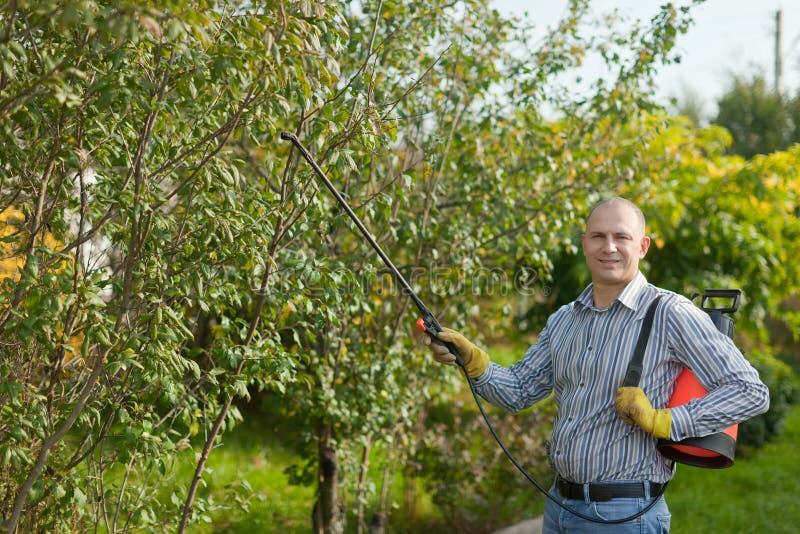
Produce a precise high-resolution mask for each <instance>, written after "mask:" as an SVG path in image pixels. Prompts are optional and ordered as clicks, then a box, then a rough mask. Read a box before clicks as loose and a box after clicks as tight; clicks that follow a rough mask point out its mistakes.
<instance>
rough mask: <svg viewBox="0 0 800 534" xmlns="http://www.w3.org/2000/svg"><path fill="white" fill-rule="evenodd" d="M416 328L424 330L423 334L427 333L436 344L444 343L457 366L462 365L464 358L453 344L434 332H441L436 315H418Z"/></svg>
mask: <svg viewBox="0 0 800 534" xmlns="http://www.w3.org/2000/svg"><path fill="white" fill-rule="evenodd" d="M417 328H418V329H419V330H420V331H421V332H424V333H425V334H427V335H429V336H430V338H431V342H433V343H436V344H437V345H444V346H445V347H447V350H449V351H450V354H452V355H453V356H455V357H456V363H457V364H458V366H459V367H462V368H463V367H464V358H462V357H461V354H460V353H459V352H458V349H457V348H456V346H455V345H453V344H452V343H450V342H449V341H442V340H441V339H439V338H438V337H436V334H437V333H439V332H442V331H443V329H442V325H440V324H439V321H437V320H436V317H434V316H433V315H427V316H425V317H420V318H419V319H418V320H417Z"/></svg>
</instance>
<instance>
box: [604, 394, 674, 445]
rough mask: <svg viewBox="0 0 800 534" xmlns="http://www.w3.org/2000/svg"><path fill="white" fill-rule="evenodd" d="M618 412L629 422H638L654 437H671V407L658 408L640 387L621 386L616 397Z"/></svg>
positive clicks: (637, 423) (640, 426) (615, 402)
mask: <svg viewBox="0 0 800 534" xmlns="http://www.w3.org/2000/svg"><path fill="white" fill-rule="evenodd" d="M614 407H615V408H616V409H617V413H618V414H619V416H620V417H621V418H622V420H623V421H625V422H626V423H628V424H636V425H637V426H638V427H639V428H641V429H642V430H644V431H645V432H647V433H648V434H652V435H653V436H654V437H657V438H662V439H669V429H670V426H672V412H671V411H670V410H669V408H662V409H660V410H656V409H655V408H653V405H652V404H650V400H648V398H647V396H646V395H645V394H644V391H642V388H639V387H635V388H632V387H621V388H619V389H618V390H617V398H616V399H614Z"/></svg>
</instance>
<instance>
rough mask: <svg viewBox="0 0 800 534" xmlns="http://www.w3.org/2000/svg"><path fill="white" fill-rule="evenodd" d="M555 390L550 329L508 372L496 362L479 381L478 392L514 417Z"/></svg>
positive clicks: (507, 369)
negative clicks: (514, 413) (516, 413)
mask: <svg viewBox="0 0 800 534" xmlns="http://www.w3.org/2000/svg"><path fill="white" fill-rule="evenodd" d="M552 389H553V365H552V359H551V353H550V335H549V332H548V327H547V326H545V328H544V330H542V331H541V333H540V334H539V337H538V338H537V341H536V343H535V344H534V345H532V346H531V347H530V348H529V349H528V350H527V351H526V352H525V356H523V357H522V359H521V360H520V361H519V362H517V363H516V364H514V365H512V366H511V367H508V368H506V367H503V366H502V365H499V364H496V363H494V362H492V363H491V364H490V365H489V368H488V369H487V370H486V371H485V372H484V373H483V374H482V375H481V376H479V377H478V378H477V379H475V390H476V391H477V392H478V394H480V396H481V397H483V398H484V399H486V400H487V401H488V402H491V403H492V404H494V405H496V406H499V407H501V408H503V409H504V410H506V411H508V412H512V413H513V412H518V411H520V410H523V409H525V408H527V407H529V406H531V405H532V404H534V403H535V402H537V401H539V400H541V399H543V398H545V397H547V396H548V395H549V394H550V392H551V391H552Z"/></svg>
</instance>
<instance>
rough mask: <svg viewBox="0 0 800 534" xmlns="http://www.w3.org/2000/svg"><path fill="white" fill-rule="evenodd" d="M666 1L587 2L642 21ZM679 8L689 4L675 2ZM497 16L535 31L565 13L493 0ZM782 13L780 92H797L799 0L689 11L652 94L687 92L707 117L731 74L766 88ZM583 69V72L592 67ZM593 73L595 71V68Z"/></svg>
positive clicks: (553, 2)
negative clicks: (526, 21)
mask: <svg viewBox="0 0 800 534" xmlns="http://www.w3.org/2000/svg"><path fill="white" fill-rule="evenodd" d="M665 2H666V0H592V2H591V6H592V10H593V11H594V12H596V13H598V14H599V13H606V12H610V11H612V10H613V9H615V8H616V9H618V10H619V11H620V12H621V13H622V14H624V15H626V16H628V17H629V18H631V19H641V20H642V21H643V22H647V21H649V20H650V18H651V17H652V16H653V15H655V14H656V13H657V12H658V7H659V5H661V4H663V3H665ZM676 3H677V4H678V5H684V4H686V3H688V0H683V1H680V2H676ZM493 5H494V7H495V8H496V9H498V10H499V11H500V12H501V13H504V14H509V15H510V14H514V15H519V16H522V15H523V14H524V13H525V12H527V14H528V17H529V18H530V19H531V20H532V21H533V22H534V23H535V24H536V26H537V27H539V28H544V27H547V26H550V25H552V24H554V23H555V22H556V21H557V20H558V19H559V17H560V16H561V15H563V14H564V12H565V7H566V5H567V1H566V0H494V1H493ZM778 9H780V10H781V12H782V39H781V48H782V52H783V53H782V57H783V87H784V94H789V95H795V94H796V93H797V92H798V88H800V0H783V1H780V0H706V2H705V3H704V4H701V5H699V6H695V7H693V8H692V10H691V13H692V18H693V19H694V23H693V24H692V26H691V27H690V28H689V30H688V32H687V33H685V34H684V35H682V36H680V37H679V39H678V41H677V45H676V51H677V53H679V54H680V56H681V62H680V64H677V65H669V66H666V67H661V69H660V71H659V73H658V74H657V76H656V87H657V90H656V96H657V98H658V100H659V101H660V102H662V103H664V104H667V103H668V101H669V98H670V97H677V98H678V99H679V100H680V98H681V96H682V95H684V94H685V93H686V91H687V90H688V91H690V92H692V93H694V94H695V95H696V96H697V97H699V98H700V99H701V101H702V103H703V111H704V114H705V115H706V116H712V115H714V114H715V113H716V101H717V99H718V98H719V97H720V96H721V95H722V94H723V93H724V92H725V90H726V89H727V88H728V87H729V86H730V80H731V75H732V74H739V75H742V74H744V75H749V74H752V73H755V72H761V73H762V74H763V75H764V76H765V79H766V80H767V81H768V82H769V84H770V86H772V84H773V80H774V63H775V13H776V11H777V10H778ZM591 68H592V66H591V65H587V69H591ZM594 71H595V73H598V74H599V72H600V68H599V66H595V68H594Z"/></svg>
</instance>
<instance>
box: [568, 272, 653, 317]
mask: <svg viewBox="0 0 800 534" xmlns="http://www.w3.org/2000/svg"><path fill="white" fill-rule="evenodd" d="M645 286H647V279H646V278H645V277H644V275H643V274H642V272H641V271H639V272H637V273H636V276H635V277H634V278H633V280H631V281H630V282H628V285H626V286H625V289H623V290H622V292H621V293H620V294H619V295H617V298H616V299H614V300H615V301H619V302H620V303H621V304H622V305H623V306H625V307H626V308H629V309H631V310H633V311H636V309H637V307H638V304H639V296H640V295H641V293H642V290H643V289H644V288H645ZM612 304H613V303H612ZM579 305H580V306H582V307H584V308H590V309H597V308H595V306H594V299H593V292H592V284H589V285H588V286H586V289H584V290H583V292H582V293H581V294H580V296H578V298H577V299H575V304H574V307H575V308H577V307H578V306H579Z"/></svg>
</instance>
